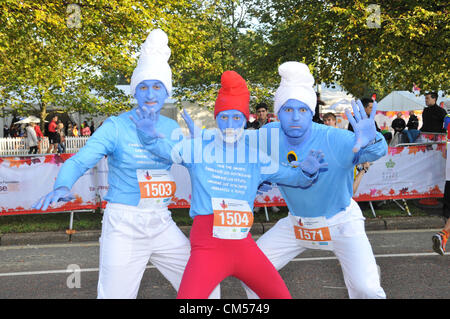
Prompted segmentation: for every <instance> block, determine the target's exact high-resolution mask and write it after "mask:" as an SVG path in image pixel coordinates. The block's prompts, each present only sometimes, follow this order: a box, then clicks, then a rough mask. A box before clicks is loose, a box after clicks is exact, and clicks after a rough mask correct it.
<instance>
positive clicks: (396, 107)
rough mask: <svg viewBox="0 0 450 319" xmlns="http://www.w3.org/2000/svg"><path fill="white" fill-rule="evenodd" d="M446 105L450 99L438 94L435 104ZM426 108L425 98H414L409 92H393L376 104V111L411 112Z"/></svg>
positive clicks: (422, 96)
mask: <svg viewBox="0 0 450 319" xmlns="http://www.w3.org/2000/svg"><path fill="white" fill-rule="evenodd" d="M441 102H444V103H446V104H447V103H448V102H450V98H446V97H442V92H441V91H439V92H438V99H437V104H438V105H439V104H440V103H441ZM425 107H426V104H425V96H424V95H419V96H416V95H415V94H414V93H411V92H409V91H393V92H391V93H389V94H388V95H387V96H386V97H384V98H383V99H382V100H381V101H380V102H378V108H377V110H378V111H413V110H423V109H424V108H425Z"/></svg>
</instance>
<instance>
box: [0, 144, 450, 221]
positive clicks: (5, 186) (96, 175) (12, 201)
mask: <svg viewBox="0 0 450 319" xmlns="http://www.w3.org/2000/svg"><path fill="white" fill-rule="evenodd" d="M446 146H447V145H446V143H439V144H432V145H416V146H408V147H390V148H389V151H388V154H387V155H386V156H384V157H382V158H380V159H379V160H377V161H376V162H374V163H373V165H372V166H371V167H370V169H369V171H368V172H367V173H366V174H365V176H364V177H363V179H362V181H361V183H360V186H359V188H358V190H357V192H356V194H355V196H354V199H355V200H356V201H375V200H387V199H402V198H404V199H408V198H431V197H443V193H444V185H445V173H444V172H445V171H446V162H447V147H446ZM72 155H73V154H61V155H56V154H51V155H44V156H34V157H0V216H1V215H17V214H35V213H48V212H62V211H71V210H87V209H96V208H98V207H103V208H104V207H105V204H106V202H105V201H104V200H103V198H104V196H105V195H106V193H107V190H108V178H107V176H108V166H107V160H106V158H104V159H102V160H101V161H99V162H98V163H97V165H96V166H95V167H94V168H92V169H90V170H88V171H87V172H86V173H85V174H84V175H83V176H82V177H80V179H78V181H77V182H76V183H75V185H74V186H73V188H72V193H73V194H74V195H75V197H76V198H75V200H73V201H71V202H69V203H66V202H59V203H57V204H56V205H53V207H51V208H49V209H48V210H47V211H45V212H42V211H36V210H33V209H32V208H31V206H32V205H33V204H34V203H35V202H36V201H37V200H39V198H41V197H42V196H44V195H45V194H47V193H49V192H50V191H52V190H53V184H54V182H55V180H56V176H57V175H58V172H59V169H60V167H61V165H62V164H63V163H64V161H65V160H67V159H68V158H70V157H71V156H72ZM449 167H450V165H447V176H450V172H448V170H449ZM171 173H172V175H173V176H174V179H175V183H176V185H177V187H176V192H175V195H174V196H173V198H172V202H171V204H170V205H169V208H189V206H190V200H191V182H190V176H189V173H188V171H187V169H186V168H185V167H183V166H180V165H173V166H172V168H171ZM330 187H332V186H331V185H330ZM254 205H255V206H260V207H261V206H286V202H285V201H284V199H283V197H282V195H281V193H280V191H279V190H278V188H276V187H274V188H272V189H271V190H270V191H267V192H264V193H263V194H262V195H258V196H257V197H256V199H255V203H254Z"/></svg>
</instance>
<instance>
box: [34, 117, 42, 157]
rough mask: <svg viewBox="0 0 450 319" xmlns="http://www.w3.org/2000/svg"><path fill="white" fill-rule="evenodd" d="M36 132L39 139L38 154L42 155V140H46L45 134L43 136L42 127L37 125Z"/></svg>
mask: <svg viewBox="0 0 450 319" xmlns="http://www.w3.org/2000/svg"><path fill="white" fill-rule="evenodd" d="M34 131H35V132H36V136H37V139H38V153H39V154H40V153H42V140H43V139H44V134H42V131H41V127H40V126H39V125H38V124H37V123H36V125H35V126H34Z"/></svg>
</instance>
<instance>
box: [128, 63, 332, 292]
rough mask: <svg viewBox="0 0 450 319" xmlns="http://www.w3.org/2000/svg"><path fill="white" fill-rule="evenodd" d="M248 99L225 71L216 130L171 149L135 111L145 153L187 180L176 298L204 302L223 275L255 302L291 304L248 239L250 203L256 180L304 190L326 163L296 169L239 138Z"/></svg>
mask: <svg viewBox="0 0 450 319" xmlns="http://www.w3.org/2000/svg"><path fill="white" fill-rule="evenodd" d="M249 99H250V93H249V91H248V89H247V85H246V83H245V80H244V79H243V78H242V77H241V76H240V75H239V74H238V73H236V72H234V71H225V72H224V73H223V74H222V76H221V88H220V90H219V92H218V96H217V99H216V102H215V108H214V117H215V119H216V123H217V128H216V129H212V130H202V131H201V132H200V135H201V136H196V137H193V138H191V139H187V138H186V139H184V140H183V141H181V142H180V143H177V144H174V143H173V142H170V141H169V140H168V139H166V138H163V137H162V136H161V134H160V132H159V129H158V127H156V126H155V125H154V119H155V115H154V112H153V111H152V110H150V111H148V110H146V109H144V110H143V112H139V116H140V119H139V120H138V121H136V128H137V131H138V135H139V137H140V138H141V142H142V143H143V145H145V147H146V149H147V150H149V151H150V152H152V153H154V154H156V155H158V156H160V157H161V158H164V159H166V160H167V161H168V162H176V163H179V164H181V165H183V166H185V167H186V168H187V169H188V171H189V174H190V177H191V185H192V200H191V207H190V216H191V217H192V218H193V225H192V229H191V232H190V240H191V247H192V249H191V256H190V259H189V262H188V264H187V266H186V270H185V272H184V275H183V279H182V281H181V284H180V289H179V291H178V296H177V298H180V299H185V298H205V297H207V296H208V295H209V294H210V293H211V291H212V290H213V288H214V287H216V286H217V285H218V284H219V283H220V282H221V281H222V280H223V279H225V278H226V277H228V276H234V277H236V278H239V279H240V280H242V281H244V282H245V283H246V284H247V285H249V286H250V287H252V289H254V290H255V292H256V293H257V294H258V296H259V297H261V298H291V295H290V293H289V291H288V289H287V288H286V285H285V283H284V282H283V280H282V279H281V277H280V275H279V274H278V272H277V271H276V270H275V268H274V267H273V266H272V264H271V263H270V262H269V260H268V259H267V258H266V256H265V255H264V254H263V253H262V252H261V251H260V249H259V248H258V247H257V246H256V244H255V242H254V240H253V239H252V237H251V234H250V232H249V231H250V228H251V226H252V223H253V212H252V208H253V203H254V200H255V197H256V192H257V189H258V185H259V184H261V183H262V182H263V181H265V180H268V181H271V182H282V183H285V184H288V185H291V186H295V187H309V186H310V185H311V184H312V183H314V182H315V181H317V180H318V179H320V177H319V170H320V169H321V168H322V167H324V166H326V163H323V157H322V154H321V153H320V152H319V151H317V152H311V153H310V154H309V155H308V156H305V160H304V161H302V162H301V163H300V162H296V163H295V166H296V167H293V166H291V165H287V166H279V165H278V163H277V162H276V161H275V162H274V161H272V160H271V159H270V158H268V156H267V155H266V153H265V152H264V151H263V149H262V148H258V145H257V144H258V143H254V142H255V141H256V142H258V141H257V139H252V137H256V135H255V134H257V131H254V130H253V131H252V130H250V131H248V130H246V131H244V126H245V124H246V121H247V120H248V118H249ZM253 135H255V136H253Z"/></svg>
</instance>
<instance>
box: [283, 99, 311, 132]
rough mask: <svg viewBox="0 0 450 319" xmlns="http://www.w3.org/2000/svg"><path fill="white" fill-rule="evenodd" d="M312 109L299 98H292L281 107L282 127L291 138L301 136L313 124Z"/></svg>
mask: <svg viewBox="0 0 450 319" xmlns="http://www.w3.org/2000/svg"><path fill="white" fill-rule="evenodd" d="M312 118H313V114H312V111H311V109H310V108H309V107H308V105H306V104H305V103H303V102H300V101H299V100H294V99H290V100H287V101H286V103H284V104H283V106H282V107H281V108H280V111H279V112H278V119H279V120H280V123H281V129H282V130H283V131H284V133H285V134H286V135H287V136H288V137H291V138H301V137H302V136H304V135H305V133H307V132H308V131H309V130H310V129H311V126H312Z"/></svg>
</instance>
